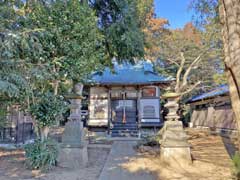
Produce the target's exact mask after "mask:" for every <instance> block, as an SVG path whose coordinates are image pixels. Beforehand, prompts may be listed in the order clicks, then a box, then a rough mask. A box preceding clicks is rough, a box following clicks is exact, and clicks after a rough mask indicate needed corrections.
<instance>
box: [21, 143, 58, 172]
mask: <svg viewBox="0 0 240 180" xmlns="http://www.w3.org/2000/svg"><path fill="white" fill-rule="evenodd" d="M24 149H25V157H26V165H27V167H28V168H30V169H40V170H49V169H51V168H52V167H53V166H55V165H56V161H57V156H58V152H59V147H58V144H57V142H55V141H54V140H52V139H46V140H44V141H40V140H36V141H35V142H34V143H32V144H27V145H26V146H25V148H24Z"/></svg>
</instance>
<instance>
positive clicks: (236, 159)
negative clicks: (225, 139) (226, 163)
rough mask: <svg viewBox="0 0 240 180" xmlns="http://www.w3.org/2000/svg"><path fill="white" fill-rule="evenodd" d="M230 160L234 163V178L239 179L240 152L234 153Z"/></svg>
mask: <svg viewBox="0 0 240 180" xmlns="http://www.w3.org/2000/svg"><path fill="white" fill-rule="evenodd" d="M232 161H233V165H234V170H233V175H234V176H235V177H236V179H240V154H239V153H235V155H234V156H233V158H232Z"/></svg>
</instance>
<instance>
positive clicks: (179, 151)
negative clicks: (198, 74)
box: [160, 93, 192, 165]
mask: <svg viewBox="0 0 240 180" xmlns="http://www.w3.org/2000/svg"><path fill="white" fill-rule="evenodd" d="M165 98H166V99H167V100H168V102H167V104H165V107H166V108H168V110H169V113H168V114H167V116H166V119H167V121H166V122H165V123H164V126H163V129H162V131H161V134H162V140H161V142H160V144H161V159H162V160H163V161H165V162H167V163H169V164H171V165H174V164H181V165H185V164H189V163H191V162H192V158H191V151H190V145H189V144H188V142H187V134H186V133H185V131H184V129H183V124H182V122H181V121H178V120H179V115H178V114H177V111H178V108H179V105H178V101H179V94H176V93H169V94H168V96H165Z"/></svg>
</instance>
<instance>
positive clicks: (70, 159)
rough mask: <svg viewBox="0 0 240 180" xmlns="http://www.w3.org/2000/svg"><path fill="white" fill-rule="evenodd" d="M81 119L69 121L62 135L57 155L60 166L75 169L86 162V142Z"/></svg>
mask: <svg viewBox="0 0 240 180" xmlns="http://www.w3.org/2000/svg"><path fill="white" fill-rule="evenodd" d="M84 137H85V133H84V129H83V123H82V122H81V121H69V122H68V123H67V124H66V126H65V130H64V133H63V136H62V144H61V149H60V152H59V157H58V164H59V166H61V167H66V168H71V169H77V168H80V167H84V166H86V165H87V162H88V151H87V142H86V141H85V140H84Z"/></svg>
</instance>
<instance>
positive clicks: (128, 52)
mask: <svg viewBox="0 0 240 180" xmlns="http://www.w3.org/2000/svg"><path fill="white" fill-rule="evenodd" d="M92 7H93V9H95V10H96V13H97V16H98V18H99V26H100V29H101V31H102V33H103V34H104V37H105V42H104V43H105V47H106V53H107V54H108V56H109V57H110V58H112V57H116V58H117V59H118V60H126V59H133V58H134V57H143V55H144V35H143V32H142V31H141V28H140V19H139V16H138V7H137V1H136V0H115V1H112V0H98V1H94V2H93V4H92Z"/></svg>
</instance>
